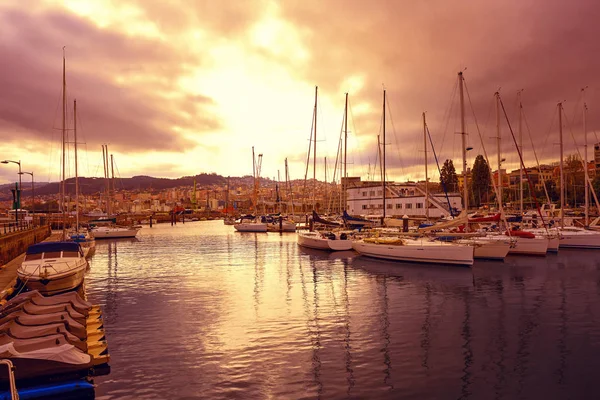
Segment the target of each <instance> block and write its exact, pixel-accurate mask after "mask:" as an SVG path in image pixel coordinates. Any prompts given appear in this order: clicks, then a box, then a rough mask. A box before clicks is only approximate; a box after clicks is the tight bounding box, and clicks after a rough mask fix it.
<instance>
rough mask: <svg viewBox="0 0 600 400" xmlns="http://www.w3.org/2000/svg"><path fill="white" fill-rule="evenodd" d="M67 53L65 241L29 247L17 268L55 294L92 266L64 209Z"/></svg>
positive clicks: (34, 285) (33, 285)
mask: <svg viewBox="0 0 600 400" xmlns="http://www.w3.org/2000/svg"><path fill="white" fill-rule="evenodd" d="M65 64H66V61H65V57H64V53H63V93H62V172H61V174H62V178H63V179H62V188H61V189H62V190H61V194H62V196H61V203H62V204H63V209H62V213H63V231H62V240H63V241H61V242H42V243H37V244H34V245H31V246H29V247H28V248H27V252H26V254H25V259H24V261H23V263H22V264H21V266H20V267H19V268H18V269H17V276H18V277H19V279H20V280H21V281H22V282H23V283H24V284H25V286H26V287H27V288H28V289H30V290H39V291H40V292H41V293H43V294H48V295H50V294H55V293H60V292H64V291H67V290H72V289H75V288H77V287H79V285H81V283H82V282H83V277H84V274H85V270H86V268H87V266H88V263H87V261H86V259H85V257H84V254H83V251H82V250H81V246H79V244H78V243H74V242H67V241H65V236H66V234H65V233H66V232H65V225H66V213H65V209H64V198H65V196H64V190H65V187H64V185H65V152H66V125H65V124H66V115H67V106H66V87H67V84H66V74H65Z"/></svg>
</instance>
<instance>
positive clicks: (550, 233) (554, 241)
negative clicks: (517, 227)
mask: <svg viewBox="0 0 600 400" xmlns="http://www.w3.org/2000/svg"><path fill="white" fill-rule="evenodd" d="M525 231H527V232H531V233H534V234H535V235H536V236H542V237H545V238H547V239H548V249H547V251H549V252H551V253H556V252H558V246H559V242H560V237H559V233H558V231H557V230H556V229H549V230H546V229H543V228H533V229H525Z"/></svg>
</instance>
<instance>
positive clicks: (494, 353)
mask: <svg viewBox="0 0 600 400" xmlns="http://www.w3.org/2000/svg"><path fill="white" fill-rule="evenodd" d="M219 222H220V221H215V222H198V223H190V224H187V223H186V224H185V226H180V225H178V226H176V227H170V226H169V227H162V226H160V225H158V226H156V227H154V228H152V229H144V230H142V231H141V232H140V235H139V241H136V242H121V241H119V242H116V243H108V242H106V243H102V242H99V243H98V245H97V246H98V248H97V251H96V255H94V258H93V260H92V268H91V270H90V272H89V279H88V281H87V288H88V296H89V298H90V300H92V301H93V302H95V303H101V304H102V305H103V307H104V310H105V311H104V312H105V321H106V329H107V335H108V341H109V349H110V351H111V356H112V360H113V361H112V367H113V368H112V372H111V374H110V375H109V376H107V377H99V378H97V380H96V383H98V388H97V395H98V397H99V398H102V399H113V398H120V397H128V396H129V398H136V399H153V398H170V399H171V398H172V399H178V398H194V397H206V398H215V399H218V398H257V399H262V398H344V397H353V398H411V399H421V398H477V399H478V398H507V399H508V398H548V399H553V398H561V397H563V398H564V397H568V396H572V397H574V398H581V397H587V398H590V397H597V396H596V395H597V394H599V393H600V390H598V386H597V383H596V379H595V376H594V371H596V370H597V368H598V367H600V361H598V360H600V358H599V357H597V353H598V349H600V329H598V326H600V324H599V323H598V322H600V321H599V320H598V319H599V317H600V271H599V267H600V264H599V262H598V260H597V259H596V257H595V256H594V254H595V253H586V254H577V256H574V254H573V253H567V252H565V253H563V252H562V251H561V253H559V254H558V255H555V256H550V257H547V258H543V259H531V258H525V257H510V258H508V259H507V261H506V262H505V263H503V264H499V263H491V262H490V263H486V262H481V263H479V262H478V263H476V264H475V266H473V268H471V269H469V268H456V267H450V266H430V265H428V266H423V265H419V264H410V263H395V262H387V261H381V260H375V259H369V258H364V257H359V256H358V255H357V254H356V253H354V252H340V253H335V252H334V253H331V252H323V251H319V250H310V249H304V248H299V247H298V246H297V244H296V237H295V235H279V234H270V233H269V234H260V235H257V234H252V233H248V234H236V233H235V232H233V229H232V228H231V227H230V226H224V225H223V224H222V222H221V223H220V224H219ZM584 390H585V393H584Z"/></svg>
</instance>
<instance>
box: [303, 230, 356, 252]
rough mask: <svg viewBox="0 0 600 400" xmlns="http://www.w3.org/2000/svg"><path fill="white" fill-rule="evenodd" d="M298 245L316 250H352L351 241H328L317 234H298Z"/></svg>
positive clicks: (337, 236) (337, 239)
mask: <svg viewBox="0 0 600 400" xmlns="http://www.w3.org/2000/svg"><path fill="white" fill-rule="evenodd" d="M298 245H299V246H303V247H308V248H311V249H318V250H333V251H347V250H352V240H349V239H339V235H336V239H333V240H332V239H328V238H326V237H323V236H322V235H321V233H319V232H298Z"/></svg>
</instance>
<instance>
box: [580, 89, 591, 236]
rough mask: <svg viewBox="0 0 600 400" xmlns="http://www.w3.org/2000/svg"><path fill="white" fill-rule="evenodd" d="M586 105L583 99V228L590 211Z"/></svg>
mask: <svg viewBox="0 0 600 400" xmlns="http://www.w3.org/2000/svg"><path fill="white" fill-rule="evenodd" d="M581 91H582V92H583V93H584V94H585V88H583V89H581ZM586 117H587V104H585V99H584V101H583V140H584V142H583V157H584V160H583V161H584V162H583V164H584V167H583V170H584V177H585V185H584V187H585V226H586V227H587V226H589V224H590V221H589V218H590V216H589V211H590V195H589V186H588V179H589V177H588V153H587V151H588V143H587V125H586V123H587V119H586Z"/></svg>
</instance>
